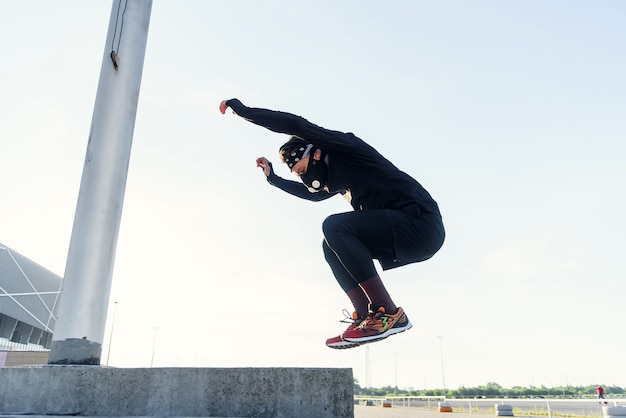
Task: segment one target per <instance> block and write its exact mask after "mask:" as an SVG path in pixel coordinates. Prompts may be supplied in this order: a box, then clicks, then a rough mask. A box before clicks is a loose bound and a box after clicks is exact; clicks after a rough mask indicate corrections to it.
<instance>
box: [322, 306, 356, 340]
mask: <svg viewBox="0 0 626 418" xmlns="http://www.w3.org/2000/svg"><path fill="white" fill-rule="evenodd" d="M343 314H344V316H345V318H344V319H342V320H341V321H340V322H348V323H350V325H348V329H347V330H346V331H348V330H351V329H354V328H357V327H358V326H359V325H360V324H361V322H363V320H364V319H365V318H359V316H358V315H357V313H356V312H352V316H351V317H350V316H349V315H348V311H346V310H345V309H344V311H343ZM344 333H345V331H344V332H343V333H341V334H339V335H337V336H336V337H332V338H329V339H327V340H326V346H327V347H329V348H334V349H336V350H343V349H346V348H352V347H357V346H359V345H361V343H357V342H350V341H346V340H344V339H343V338H341V336H342V335H343V334H344Z"/></svg>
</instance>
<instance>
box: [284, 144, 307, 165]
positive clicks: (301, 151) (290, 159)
mask: <svg viewBox="0 0 626 418" xmlns="http://www.w3.org/2000/svg"><path fill="white" fill-rule="evenodd" d="M311 148H313V144H308V145H302V146H301V147H298V148H297V149H295V150H294V151H292V152H291V154H286V153H285V152H284V151H282V152H281V154H280V157H281V159H282V160H283V162H284V163H285V164H287V166H288V167H289V170H291V169H292V168H293V166H294V165H296V163H297V162H298V161H300V160H301V159H303V158H304V157H306V156H307V155H309V153H310V152H311Z"/></svg>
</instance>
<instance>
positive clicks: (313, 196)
mask: <svg viewBox="0 0 626 418" xmlns="http://www.w3.org/2000/svg"><path fill="white" fill-rule="evenodd" d="M267 182H268V183H269V184H271V185H272V186H275V187H278V188H279V189H281V190H282V191H284V192H287V193H289V194H290V195H293V196H296V197H299V198H301V199H306V200H311V201H314V202H320V201H322V200H326V199H328V198H331V197H333V196H334V195H336V194H337V193H328V192H326V191H324V190H322V191H319V192H316V193H311V192H310V191H309V189H308V188H307V187H306V186H305V185H304V184H303V183H300V182H297V181H291V180H286V179H284V178H282V177H278V176H277V175H276V174H274V170H270V175H269V176H268V177H267Z"/></svg>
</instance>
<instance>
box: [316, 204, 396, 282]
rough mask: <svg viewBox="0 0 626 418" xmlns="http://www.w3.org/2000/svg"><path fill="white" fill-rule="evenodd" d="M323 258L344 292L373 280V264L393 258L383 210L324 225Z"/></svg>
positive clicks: (342, 215)
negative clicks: (379, 258)
mask: <svg viewBox="0 0 626 418" xmlns="http://www.w3.org/2000/svg"><path fill="white" fill-rule="evenodd" d="M322 231H323V232H324V243H323V247H324V257H325V258H326V261H327V262H328V264H329V265H330V268H331V270H332V272H333V274H334V275H335V278H336V279H337V282H339V285H340V286H341V288H342V289H343V290H344V292H346V293H347V292H349V291H350V290H352V289H354V288H355V287H356V286H358V284H359V283H361V282H364V281H365V280H367V279H370V278H372V277H374V276H375V275H376V274H377V272H376V267H375V266H374V261H373V260H375V259H377V258H378V257H389V256H393V254H394V249H393V232H392V230H391V225H390V224H389V219H388V218H387V215H386V214H385V211H384V210H374V209H372V210H358V211H354V212H346V213H339V214H336V215H331V216H329V217H328V218H326V219H325V220H324V223H323V224H322Z"/></svg>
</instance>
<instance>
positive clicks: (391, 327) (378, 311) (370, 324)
mask: <svg viewBox="0 0 626 418" xmlns="http://www.w3.org/2000/svg"><path fill="white" fill-rule="evenodd" d="M412 326H413V325H411V322H410V321H409V318H407V316H406V314H405V313H404V310H403V309H402V308H401V307H398V311H397V312H396V313H395V314H393V315H390V314H388V313H386V312H385V308H384V307H382V306H372V307H370V312H369V315H368V316H367V318H365V320H363V321H362V322H361V323H360V324H359V325H358V326H356V327H352V328H348V329H347V330H346V331H345V332H344V333H343V334H341V338H342V339H343V340H344V341H347V342H351V343H359V344H364V343H368V342H374V341H377V340H381V339H384V338H387V337H389V336H390V335H394V334H398V333H400V332H404V331H406V330H408V329H410V328H411V327H412Z"/></svg>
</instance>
